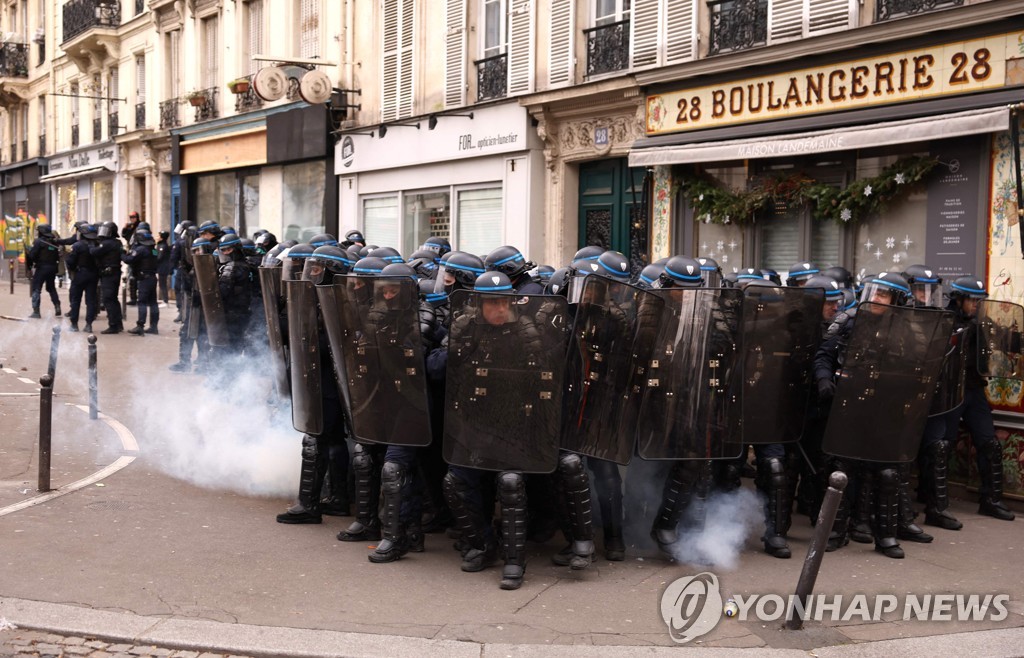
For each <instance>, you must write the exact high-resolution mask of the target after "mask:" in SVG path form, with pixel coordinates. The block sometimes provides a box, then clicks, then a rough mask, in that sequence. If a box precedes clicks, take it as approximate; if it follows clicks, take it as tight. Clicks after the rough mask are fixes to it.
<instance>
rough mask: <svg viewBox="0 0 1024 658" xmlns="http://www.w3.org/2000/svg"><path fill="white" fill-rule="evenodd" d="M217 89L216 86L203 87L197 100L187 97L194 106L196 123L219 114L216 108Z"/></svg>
mask: <svg viewBox="0 0 1024 658" xmlns="http://www.w3.org/2000/svg"><path fill="white" fill-rule="evenodd" d="M218 91H219V90H218V89H217V88H216V87H209V88H208V89H203V90H202V92H200V93H201V94H202V96H201V98H200V99H199V101H198V102H197V101H196V100H193V99H189V103H191V104H192V105H193V106H194V107H195V108H196V123H199V122H200V121H209V120H210V119H216V118H217V117H219V116H220V112H219V111H218V109H217V92H218Z"/></svg>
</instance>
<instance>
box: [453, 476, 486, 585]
mask: <svg viewBox="0 0 1024 658" xmlns="http://www.w3.org/2000/svg"><path fill="white" fill-rule="evenodd" d="M443 489H444V497H445V500H446V501H447V502H448V508H449V509H450V510H451V511H452V516H454V517H455V527H456V528H457V529H458V531H459V541H458V542H457V547H458V549H459V552H460V553H462V570H463V571H466V572H470V573H474V572H477V571H483V570H484V569H486V568H487V567H489V566H491V565H492V564H494V561H495V560H497V559H498V547H497V545H496V544H495V543H494V540H493V539H490V538H489V537H488V536H487V535H486V522H485V521H484V514H483V510H481V509H480V507H479V505H478V504H477V503H476V501H475V498H474V497H473V496H471V495H470V493H469V492H470V489H469V485H468V484H467V483H466V482H465V481H464V480H462V479H461V478H459V477H457V476H456V475H455V474H453V473H452V472H451V471H449V472H448V473H447V474H446V475H445V476H444V482H443Z"/></svg>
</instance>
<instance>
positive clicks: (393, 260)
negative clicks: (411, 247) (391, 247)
mask: <svg viewBox="0 0 1024 658" xmlns="http://www.w3.org/2000/svg"><path fill="white" fill-rule="evenodd" d="M384 260H386V261H387V262H389V263H404V262H405V261H404V260H402V257H401V256H385V257H384Z"/></svg>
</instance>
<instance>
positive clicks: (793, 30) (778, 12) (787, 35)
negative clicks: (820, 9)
mask: <svg viewBox="0 0 1024 658" xmlns="http://www.w3.org/2000/svg"><path fill="white" fill-rule="evenodd" d="M804 1H805V0H768V43H769V44H771V43H778V42H779V41H788V40H790V39H798V38H800V36H802V35H803V26H804Z"/></svg>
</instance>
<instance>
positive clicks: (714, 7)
mask: <svg viewBox="0 0 1024 658" xmlns="http://www.w3.org/2000/svg"><path fill="white" fill-rule="evenodd" d="M708 9H709V10H710V11H711V38H710V44H709V45H708V54H709V55H717V54H719V53H727V52H731V51H734V50H746V49H748V48H753V47H754V46H763V45H765V44H766V43H767V42H768V0H725V2H710V3H708Z"/></svg>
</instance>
